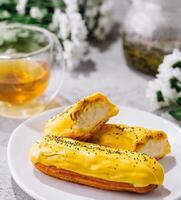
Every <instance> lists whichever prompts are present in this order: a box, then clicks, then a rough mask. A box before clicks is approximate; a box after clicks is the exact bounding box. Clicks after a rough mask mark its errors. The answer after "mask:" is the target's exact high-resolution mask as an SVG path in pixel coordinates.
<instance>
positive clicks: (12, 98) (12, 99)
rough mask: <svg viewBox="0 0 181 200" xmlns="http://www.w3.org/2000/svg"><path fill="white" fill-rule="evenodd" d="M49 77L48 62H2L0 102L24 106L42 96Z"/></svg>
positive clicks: (23, 60) (21, 60) (0, 70)
mask: <svg viewBox="0 0 181 200" xmlns="http://www.w3.org/2000/svg"><path fill="white" fill-rule="evenodd" d="M49 75H50V66H49V64H48V63H47V62H40V61H36V60H31V59H10V60H0V101H5V102H8V103H11V104H23V103H26V102H28V101H31V100H33V99H35V98H36V97H39V96H41V95H42V94H43V93H44V91H45V89H46V87H47V84H48V80H49Z"/></svg>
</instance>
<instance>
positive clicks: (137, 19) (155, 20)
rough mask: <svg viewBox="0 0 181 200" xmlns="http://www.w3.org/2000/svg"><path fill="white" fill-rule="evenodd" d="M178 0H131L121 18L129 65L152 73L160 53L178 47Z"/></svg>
mask: <svg viewBox="0 0 181 200" xmlns="http://www.w3.org/2000/svg"><path fill="white" fill-rule="evenodd" d="M180 19H181V1H179V0H172V1H170V0H132V3H131V7H130V8H129V10H128V12H127V14H126V16H125V19H124V22H123V29H124V33H123V49H124V54H125V57H126V61H127V63H128V65H129V66H132V67H135V68H137V69H139V70H141V71H143V72H146V73H149V74H153V75H155V74H156V73H157V69H158V66H159V64H160V63H161V62H162V60H163V56H164V55H166V54H168V53H171V52H172V51H173V49H174V48H178V49H181V21H180Z"/></svg>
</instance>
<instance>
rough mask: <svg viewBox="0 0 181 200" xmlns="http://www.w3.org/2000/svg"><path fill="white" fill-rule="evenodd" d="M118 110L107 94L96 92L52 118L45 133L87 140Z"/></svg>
mask: <svg viewBox="0 0 181 200" xmlns="http://www.w3.org/2000/svg"><path fill="white" fill-rule="evenodd" d="M118 112H119V109H118V108H117V107H116V106H115V105H114V104H113V103H112V102H111V101H110V100H109V99H108V98H107V97H106V96H104V95H103V94H101V93H95V94H93V95H91V96H88V97H86V98H84V99H82V100H81V101H79V102H77V103H76V104H74V105H73V106H71V107H69V108H68V109H66V110H65V111H64V112H63V113H60V114H58V115H56V116H54V117H52V118H50V119H49V120H48V122H47V123H46V125H45V134H46V135H57V136H61V137H69V138H74V139H79V140H85V139H87V138H89V137H90V136H91V134H92V133H93V132H95V131H96V130H97V129H98V128H99V127H100V126H101V125H102V124H103V123H105V122H106V121H108V120H109V118H110V117H112V116H115V115H116V114H117V113H118Z"/></svg>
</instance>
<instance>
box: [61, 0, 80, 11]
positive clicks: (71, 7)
mask: <svg viewBox="0 0 181 200" xmlns="http://www.w3.org/2000/svg"><path fill="white" fill-rule="evenodd" d="M64 2H65V3H66V6H67V7H66V12H67V13H72V12H77V11H78V6H77V0H64Z"/></svg>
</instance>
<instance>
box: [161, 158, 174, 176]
mask: <svg viewBox="0 0 181 200" xmlns="http://www.w3.org/2000/svg"><path fill="white" fill-rule="evenodd" d="M159 162H160V163H161V164H162V165H163V168H164V170H165V173H167V172H168V171H170V170H171V169H173V168H174V167H175V165H176V164H177V162H176V159H175V157H173V156H167V157H165V158H163V159H161V160H159Z"/></svg>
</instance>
